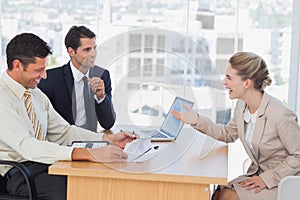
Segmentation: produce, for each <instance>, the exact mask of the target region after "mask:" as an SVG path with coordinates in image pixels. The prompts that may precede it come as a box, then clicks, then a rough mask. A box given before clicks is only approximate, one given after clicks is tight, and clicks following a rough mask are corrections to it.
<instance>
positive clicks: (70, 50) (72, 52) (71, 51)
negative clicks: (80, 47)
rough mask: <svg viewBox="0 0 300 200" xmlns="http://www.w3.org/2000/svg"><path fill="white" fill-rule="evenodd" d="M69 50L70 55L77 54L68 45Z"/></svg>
mask: <svg viewBox="0 0 300 200" xmlns="http://www.w3.org/2000/svg"><path fill="white" fill-rule="evenodd" d="M67 51H68V54H69V56H70V57H73V56H74V55H75V54H76V52H75V50H74V49H73V48H71V47H68V49H67Z"/></svg>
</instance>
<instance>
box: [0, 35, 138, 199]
mask: <svg viewBox="0 0 300 200" xmlns="http://www.w3.org/2000/svg"><path fill="white" fill-rule="evenodd" d="M49 54H51V49H50V47H49V46H48V45H47V43H46V42H44V41H43V40H42V39H41V38H39V37H38V36H36V35H34V34H31V33H22V34H19V35H17V36H15V37H14V38H13V39H12V40H11V41H10V42H9V43H8V45H7V48H6V57H7V65H8V69H7V71H6V72H4V73H3V75H2V76H1V79H0V116H1V120H0V127H1V133H0V149H1V151H0V160H11V161H16V162H21V163H23V164H24V165H26V166H27V167H28V168H29V170H30V172H31V174H32V175H33V179H34V182H35V185H36V190H37V196H38V199H45V200H65V199H66V181H67V180H66V177H64V176H53V175H49V174H48V166H49V165H50V164H52V163H54V162H55V161H57V160H86V161H92V162H124V161H125V159H126V158H127V155H126V154H125V153H124V152H123V150H122V148H124V147H125V145H126V143H128V142H130V141H132V140H133V139H134V138H135V137H136V136H135V135H133V134H130V133H128V132H124V131H123V132H121V133H117V134H103V133H95V132H91V131H89V130H86V129H83V128H79V127H76V126H72V125H70V124H69V123H67V122H66V121H65V120H64V119H63V118H62V117H61V116H60V115H59V114H58V113H57V112H56V111H55V110H54V109H53V107H52V105H51V103H50V101H49V99H48V98H47V96H46V95H45V94H44V93H43V92H41V91H40V90H39V89H38V88H37V84H38V83H39V81H40V80H41V79H44V78H46V76H47V75H46V66H47V61H48V55H49ZM78 140H90V141H94V140H95V141H101V140H104V141H108V142H110V143H111V144H113V145H107V146H104V147H101V148H93V149H86V148H74V147H71V146H70V145H71V144H72V142H73V141H78ZM0 174H1V175H2V176H4V177H5V178H6V180H7V190H8V192H9V193H10V194H13V195H18V196H28V190H27V185H26V181H25V179H24V177H23V176H22V174H21V172H20V171H18V170H17V169H16V168H14V167H13V168H11V167H9V166H3V165H1V167H0Z"/></svg>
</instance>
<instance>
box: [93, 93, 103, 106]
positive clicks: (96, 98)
mask: <svg viewBox="0 0 300 200" xmlns="http://www.w3.org/2000/svg"><path fill="white" fill-rule="evenodd" d="M105 97H106V94H104V97H103V98H102V99H100V100H99V99H98V97H97V95H96V94H94V99H95V100H96V102H97V104H100V103H101V102H102V101H104V99H105Z"/></svg>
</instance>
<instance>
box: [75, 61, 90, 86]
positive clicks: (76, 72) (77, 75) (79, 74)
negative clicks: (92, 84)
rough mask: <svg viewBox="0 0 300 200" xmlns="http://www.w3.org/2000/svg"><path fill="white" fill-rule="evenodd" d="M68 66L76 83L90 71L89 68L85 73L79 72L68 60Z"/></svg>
mask: <svg viewBox="0 0 300 200" xmlns="http://www.w3.org/2000/svg"><path fill="white" fill-rule="evenodd" d="M70 66H71V71H72V74H73V77H74V81H75V82H76V83H78V82H79V81H81V79H82V78H83V77H84V76H86V77H87V78H88V74H89V72H90V69H89V70H88V71H87V72H86V74H83V73H81V71H79V70H78V69H77V68H76V67H75V66H74V65H73V63H72V62H71V61H70Z"/></svg>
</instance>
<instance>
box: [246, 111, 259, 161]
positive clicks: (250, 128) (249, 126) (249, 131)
mask: <svg viewBox="0 0 300 200" xmlns="http://www.w3.org/2000/svg"><path fill="white" fill-rule="evenodd" d="M257 110H258V109H257ZM257 110H256V112H255V113H253V114H251V113H250V111H249V108H248V107H247V108H246V109H245V112H244V120H245V122H246V133H245V138H246V142H247V144H248V146H249V148H250V150H251V153H252V154H253V156H254V157H256V156H255V152H254V149H253V146H252V143H251V141H252V137H253V132H254V127H255V123H256V117H257Z"/></svg>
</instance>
